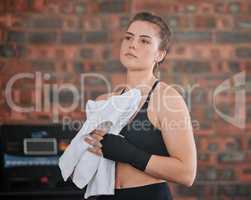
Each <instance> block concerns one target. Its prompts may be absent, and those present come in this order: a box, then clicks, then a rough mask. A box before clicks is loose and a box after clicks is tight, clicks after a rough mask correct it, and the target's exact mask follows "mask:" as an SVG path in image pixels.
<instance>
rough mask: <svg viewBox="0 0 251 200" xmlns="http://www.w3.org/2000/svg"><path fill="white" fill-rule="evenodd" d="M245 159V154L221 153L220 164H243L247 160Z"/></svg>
mask: <svg viewBox="0 0 251 200" xmlns="http://www.w3.org/2000/svg"><path fill="white" fill-rule="evenodd" d="M245 157H246V155H245V152H223V153H219V155H218V161H219V162H220V163H228V162H231V163H232V162H242V161H244V160H245Z"/></svg>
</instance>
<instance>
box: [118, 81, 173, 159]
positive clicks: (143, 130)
mask: <svg viewBox="0 0 251 200" xmlns="http://www.w3.org/2000/svg"><path fill="white" fill-rule="evenodd" d="M158 82H159V80H156V81H155V83H154V84H153V86H152V88H151V90H150V92H149V93H148V96H147V99H146V101H145V102H144V104H143V106H142V107H141V108H140V110H139V111H138V112H137V113H136V115H135V116H134V118H133V120H132V121H130V122H129V123H128V124H127V125H126V126H124V127H123V129H122V130H121V132H120V134H121V135H123V136H124V137H125V138H126V139H127V140H128V141H129V142H130V143H131V144H133V145H135V146H136V147H138V148H140V149H142V150H144V151H146V152H148V153H151V154H156V155H162V156H169V153H168V151H167V149H166V146H165V143H164V141H163V138H162V135H161V130H160V129H158V128H156V127H154V125H153V124H152V123H151V121H150V120H149V118H148V116H147V108H148V103H149V100H150V97H151V94H152V91H153V90H154V88H155V87H156V85H157V84H158ZM123 92H124V90H123V91H122V92H121V94H122V93H123Z"/></svg>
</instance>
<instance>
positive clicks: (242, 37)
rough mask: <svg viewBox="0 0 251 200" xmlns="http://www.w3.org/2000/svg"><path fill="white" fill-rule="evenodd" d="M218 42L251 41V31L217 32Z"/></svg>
mask: <svg viewBox="0 0 251 200" xmlns="http://www.w3.org/2000/svg"><path fill="white" fill-rule="evenodd" d="M216 42H217V43H251V32H217V33H216Z"/></svg>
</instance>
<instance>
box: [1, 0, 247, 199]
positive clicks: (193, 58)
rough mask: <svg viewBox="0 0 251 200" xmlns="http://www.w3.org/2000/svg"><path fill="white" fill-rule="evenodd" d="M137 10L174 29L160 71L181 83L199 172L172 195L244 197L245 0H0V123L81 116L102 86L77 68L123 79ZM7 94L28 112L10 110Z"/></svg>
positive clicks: (166, 78) (114, 80) (103, 89)
mask: <svg viewBox="0 0 251 200" xmlns="http://www.w3.org/2000/svg"><path fill="white" fill-rule="evenodd" d="M143 10H146V11H151V12H155V13H156V14H159V15H161V16H162V17H163V18H164V19H165V20H166V22H168V24H169V25H170V27H171V29H172V32H173V39H172V47H171V50H170V53H169V55H168V57H167V61H166V62H165V63H163V64H162V65H161V66H160V79H162V80H163V81H165V82H167V83H168V84H176V85H177V86H178V88H181V87H182V88H183V89H184V90H183V93H182V94H183V95H184V99H185V100H186V103H187V105H188V106H189V110H190V113H191V116H192V120H193V122H194V124H193V125H194V134H195V138H196V144H197V150H198V173H197V177H196V181H195V183H194V184H193V186H192V187H190V188H186V187H183V186H181V185H176V184H172V190H173V194H174V196H175V199H180V200H181V199H182V200H192V199H194V200H195V199H251V162H250V161H251V135H250V125H251V124H250V122H251V121H250V118H249V117H250V114H251V107H250V106H249V102H250V100H251V99H250V96H249V94H250V93H249V92H250V90H249V88H248V82H249V81H250V74H251V1H249V0H210V1H209V0H205V1H199V0H179V1H174V0H144V1H143V0H93V1H92V0H90V1H87V0H72V1H68V0H0V91H1V99H0V113H1V114H0V120H1V123H2V124H12V123H19V124H22V123H24V124H50V123H54V121H55V120H57V121H58V122H62V120H63V119H64V118H65V117H69V119H70V120H71V121H72V122H73V121H74V120H78V121H83V119H84V117H85V113H84V105H85V103H86V101H87V100H88V99H94V98H95V97H96V96H98V95H100V94H102V93H106V92H107V87H106V85H105V84H104V81H103V80H102V79H100V78H93V77H89V78H86V79H85V80H84V81H83V82H82V81H81V75H84V74H88V73H96V74H99V75H102V77H105V78H106V79H107V80H108V82H109V83H110V84H111V86H112V87H115V86H116V85H118V84H121V83H123V82H124V81H125V72H126V71H125V68H124V67H123V66H122V65H121V64H120V62H119V47H120V42H121V38H122V36H123V34H122V33H123V31H124V30H125V27H126V25H127V22H128V20H129V19H130V17H132V16H133V15H134V14H135V13H136V12H138V11H143ZM18 74H19V75H20V74H21V77H19V76H18ZM11 82H12V83H13V84H12V83H11ZM223 82H224V83H225V85H224V88H225V91H224V92H222V93H221V94H217V93H216V89H217V88H219V87H220V86H221V84H222V83H223ZM67 84H68V86H74V87H75V88H76V89H77V91H75V90H74V91H75V92H78V93H79V94H81V97H82V98H80V96H77V97H76V98H77V102H78V104H77V106H76V107H74V109H73V108H72V109H71V110H70V112H68V111H69V110H68V111H67V109H64V108H67V106H70V105H72V102H73V99H74V98H75V97H74V95H73V93H72V91H73V90H69V89H65V88H64V87H62V88H60V86H62V85H64V86H65V85H67ZM71 84H72V85H71ZM8 87H9V88H11V89H8ZM191 88H193V89H192V92H191ZM226 88H227V89H226ZM54 89H55V91H58V93H57V94H58V95H56V96H53V95H52V94H53V92H54V93H55V91H53V90H54ZM189 90H190V92H189ZM184 91H185V92H184ZM189 94H190V95H189ZM243 95H244V96H243ZM216 96H217V98H215V97H216ZM237 97H240V99H239V101H238V102H237V99H236V98H237ZM243 97H244V99H243ZM8 98H11V99H12V100H13V102H12V101H11V102H12V103H13V105H18V106H20V107H23V108H29V107H30V108H31V110H27V111H26V112H21V111H19V110H18V109H13V107H12V106H11V105H10V100H8ZM81 105H82V106H81ZM34 106H35V107H34ZM32 108H33V109H32ZM226 116H229V117H233V116H235V117H236V116H237V117H236V118H234V119H233V120H232V121H231V120H229V118H227V117H226ZM245 117H246V119H245Z"/></svg>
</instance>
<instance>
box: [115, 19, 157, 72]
mask: <svg viewBox="0 0 251 200" xmlns="http://www.w3.org/2000/svg"><path fill="white" fill-rule="evenodd" d="M159 44H160V38H159V27H158V26H157V25H155V24H152V23H150V22H147V21H134V22H133V23H132V24H131V25H130V26H129V28H128V30H127V31H126V33H125V35H124V38H123V41H122V44H121V48H120V61H121V63H122V64H123V65H124V66H125V67H127V68H128V69H134V70H145V69H149V70H152V69H153V66H154V64H155V62H156V61H157V60H160V59H159V56H160V50H159Z"/></svg>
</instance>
